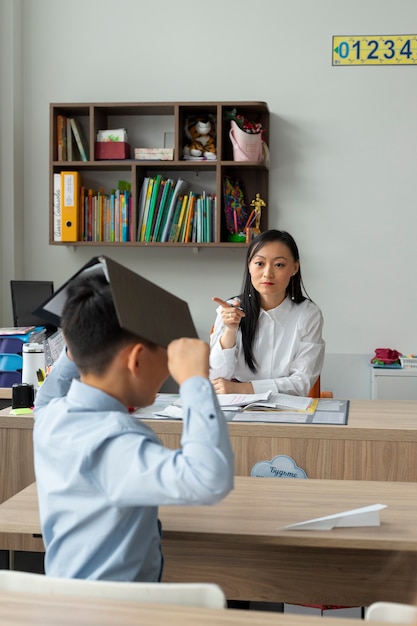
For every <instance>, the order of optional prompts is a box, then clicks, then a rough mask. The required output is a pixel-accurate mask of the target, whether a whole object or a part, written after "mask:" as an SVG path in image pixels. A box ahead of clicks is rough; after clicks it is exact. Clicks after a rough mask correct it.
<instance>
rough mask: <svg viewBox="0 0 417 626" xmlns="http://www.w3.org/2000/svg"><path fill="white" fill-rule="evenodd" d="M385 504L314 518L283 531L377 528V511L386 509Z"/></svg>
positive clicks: (292, 525) (378, 523)
mask: <svg viewBox="0 0 417 626" xmlns="http://www.w3.org/2000/svg"><path fill="white" fill-rule="evenodd" d="M386 506H387V505H386V504H371V505H369V506H362V507H360V508H359V509H351V510H350V511H343V513H336V514H335V515H327V516H326V517H316V518H315V519H310V520H307V521H305V522H299V523H298V524H290V525H289V526H284V527H283V529H284V530H285V529H286V530H331V529H332V528H336V527H337V528H344V527H349V526H379V525H380V520H379V511H380V510H381V509H385V508H386Z"/></svg>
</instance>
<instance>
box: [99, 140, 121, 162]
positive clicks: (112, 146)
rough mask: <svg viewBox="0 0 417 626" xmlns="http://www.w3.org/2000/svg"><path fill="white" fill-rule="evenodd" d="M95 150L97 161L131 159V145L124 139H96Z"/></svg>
mask: <svg viewBox="0 0 417 626" xmlns="http://www.w3.org/2000/svg"><path fill="white" fill-rule="evenodd" d="M94 152H95V155H94V158H95V160H96V161H101V160H105V159H110V160H117V159H130V145H129V144H128V143H125V142H124V141H96V143H95V146H94Z"/></svg>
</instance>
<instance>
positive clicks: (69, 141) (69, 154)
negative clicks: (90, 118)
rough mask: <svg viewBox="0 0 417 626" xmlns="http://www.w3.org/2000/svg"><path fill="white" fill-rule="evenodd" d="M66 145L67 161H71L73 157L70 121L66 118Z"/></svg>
mask: <svg viewBox="0 0 417 626" xmlns="http://www.w3.org/2000/svg"><path fill="white" fill-rule="evenodd" d="M66 145H67V161H72V160H73V159H74V155H73V150H72V146H73V142H72V132H71V119H70V118H69V117H67V119H66Z"/></svg>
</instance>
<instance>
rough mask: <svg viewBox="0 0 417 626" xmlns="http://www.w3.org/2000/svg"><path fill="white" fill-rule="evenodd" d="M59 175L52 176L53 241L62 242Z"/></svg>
mask: <svg viewBox="0 0 417 626" xmlns="http://www.w3.org/2000/svg"><path fill="white" fill-rule="evenodd" d="M61 229H62V212H61V174H60V173H58V174H54V241H62V230H61Z"/></svg>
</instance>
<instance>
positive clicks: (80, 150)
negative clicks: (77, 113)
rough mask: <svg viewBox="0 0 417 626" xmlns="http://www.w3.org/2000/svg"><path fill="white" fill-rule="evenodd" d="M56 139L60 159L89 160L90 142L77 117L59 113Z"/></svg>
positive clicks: (58, 158)
mask: <svg viewBox="0 0 417 626" xmlns="http://www.w3.org/2000/svg"><path fill="white" fill-rule="evenodd" d="M56 141H57V160H58V161H88V144H87V141H86V139H85V137H84V133H83V131H82V128H81V125H80V124H79V122H78V121H77V120H76V119H75V118H73V117H67V116H65V115H57V117H56Z"/></svg>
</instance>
